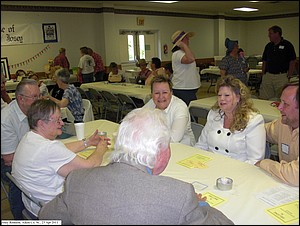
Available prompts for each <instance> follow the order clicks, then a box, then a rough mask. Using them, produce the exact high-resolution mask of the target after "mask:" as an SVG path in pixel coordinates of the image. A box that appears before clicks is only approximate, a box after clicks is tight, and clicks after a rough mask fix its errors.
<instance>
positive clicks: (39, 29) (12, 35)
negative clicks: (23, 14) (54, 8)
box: [1, 23, 59, 46]
mask: <svg viewBox="0 0 300 226" xmlns="http://www.w3.org/2000/svg"><path fill="white" fill-rule="evenodd" d="M52 24H54V25H55V28H56V29H57V26H56V24H55V23H52ZM56 35H57V38H56V39H55V41H56V42H58V41H59V32H58V31H57V34H56ZM37 43H45V40H44V34H43V26H42V24H1V46H6V45H24V44H26V45H28V44H37Z"/></svg>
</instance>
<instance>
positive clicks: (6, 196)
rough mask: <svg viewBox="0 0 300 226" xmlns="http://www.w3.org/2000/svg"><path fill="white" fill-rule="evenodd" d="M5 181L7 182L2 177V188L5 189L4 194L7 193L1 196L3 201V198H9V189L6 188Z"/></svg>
mask: <svg viewBox="0 0 300 226" xmlns="http://www.w3.org/2000/svg"><path fill="white" fill-rule="evenodd" d="M4 183H5V182H4V181H3V180H2V178H1V188H2V190H3V192H4V194H5V196H3V197H1V201H2V200H5V199H8V191H7V189H6V187H5V184H4Z"/></svg>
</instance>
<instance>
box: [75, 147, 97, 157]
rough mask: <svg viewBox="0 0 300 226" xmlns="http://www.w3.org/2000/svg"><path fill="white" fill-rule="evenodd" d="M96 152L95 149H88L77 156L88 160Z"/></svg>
mask: <svg viewBox="0 0 300 226" xmlns="http://www.w3.org/2000/svg"><path fill="white" fill-rule="evenodd" d="M94 151H95V149H94V148H93V149H87V150H84V151H81V152H79V153H78V154H77V155H79V156H80V157H81V158H84V159H87V158H88V157H89V156H90V155H91V154H93V152H94Z"/></svg>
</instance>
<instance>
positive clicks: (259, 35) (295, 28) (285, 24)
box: [1, 11, 299, 73]
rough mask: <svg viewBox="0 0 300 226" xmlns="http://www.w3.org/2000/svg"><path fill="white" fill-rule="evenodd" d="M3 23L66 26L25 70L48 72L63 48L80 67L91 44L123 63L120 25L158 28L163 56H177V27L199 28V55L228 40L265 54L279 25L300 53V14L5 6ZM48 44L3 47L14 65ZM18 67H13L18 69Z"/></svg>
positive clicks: (195, 43)
mask: <svg viewBox="0 0 300 226" xmlns="http://www.w3.org/2000/svg"><path fill="white" fill-rule="evenodd" d="M138 16H143V17H144V19H145V23H144V26H137V23H136V18H137V17H138ZM1 22H2V23H3V24H12V23H15V24H24V23H28V24H29V23H57V24H58V25H59V27H60V38H61V42H59V43H50V49H49V50H48V51H47V52H45V53H44V54H42V55H41V56H40V57H39V58H37V59H36V60H34V61H32V62H30V63H29V64H27V65H25V66H23V67H22V68H23V69H25V70H28V69H32V70H34V71H39V72H40V71H44V65H45V64H47V62H48V59H53V58H54V57H55V56H56V55H57V54H58V49H59V48H60V47H64V48H66V49H67V56H68V59H69V61H70V64H71V67H76V66H77V64H78V61H79V58H80V51H79V48H80V47H82V46H89V47H91V48H93V49H94V51H95V52H98V53H99V54H100V55H101V56H102V57H103V60H104V64H105V65H109V63H110V62H111V61H115V62H120V58H121V57H120V46H119V43H120V42H119V29H135V30H139V29H140V30H146V29H147V30H158V31H159V39H160V47H161V48H162V46H163V45H164V44H167V45H168V47H169V53H168V54H163V51H161V52H162V56H161V60H162V61H169V60H171V55H172V52H171V48H172V46H173V45H172V43H171V36H172V34H173V33H174V32H175V31H176V30H184V31H193V32H195V33H196V35H195V36H194V37H193V38H191V40H190V46H191V48H192V50H193V52H194V54H195V56H196V58H209V57H213V56H215V55H222V54H225V50H226V49H225V46H224V41H225V38H226V37H228V38H230V39H234V40H239V45H240V47H241V48H243V49H244V50H245V52H246V55H252V54H262V52H263V49H264V46H265V45H266V44H267V42H268V41H269V40H268V28H269V27H270V26H272V25H279V26H281V27H282V29H283V37H284V38H286V39H287V40H289V41H291V42H292V43H293V45H294V47H295V51H296V54H297V56H299V17H290V18H284V19H282V18H280V19H269V20H258V21H232V20H225V21H224V20H222V19H221V20H213V19H202V18H185V17H166V16H150V15H123V14H113V13H64V12H59V13H58V12H11V11H1ZM45 46H46V44H32V45H18V46H1V57H8V60H9V64H16V63H19V62H23V61H25V60H26V59H29V58H30V57H32V56H33V55H35V54H36V53H38V52H39V51H41V50H42V49H43V48H45ZM15 71H16V69H11V73H15Z"/></svg>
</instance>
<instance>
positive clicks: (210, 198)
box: [202, 192, 227, 207]
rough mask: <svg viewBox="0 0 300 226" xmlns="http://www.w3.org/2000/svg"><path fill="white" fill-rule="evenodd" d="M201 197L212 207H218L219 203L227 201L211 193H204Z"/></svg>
mask: <svg viewBox="0 0 300 226" xmlns="http://www.w3.org/2000/svg"><path fill="white" fill-rule="evenodd" d="M202 196H205V197H206V202H207V203H208V204H209V205H210V206H212V207H215V206H218V205H220V204H221V203H223V202H225V201H227V199H223V198H221V197H220V196H217V195H215V194H213V193H211V192H205V193H203V194H202Z"/></svg>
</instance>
